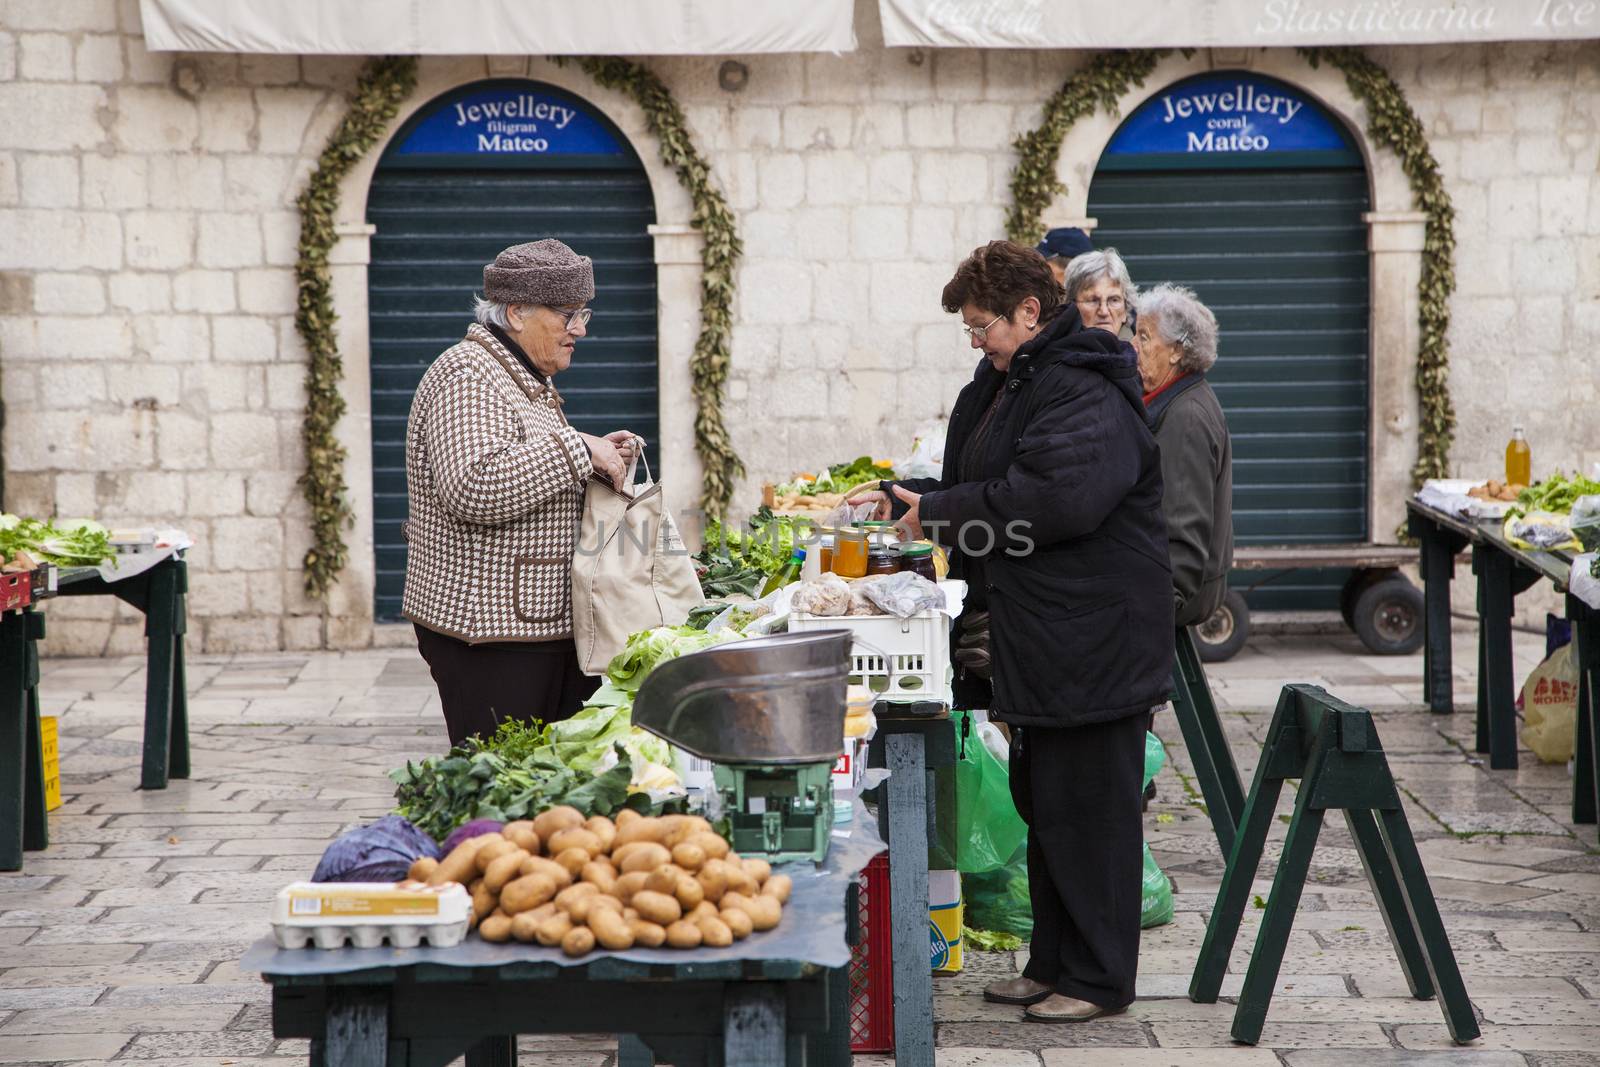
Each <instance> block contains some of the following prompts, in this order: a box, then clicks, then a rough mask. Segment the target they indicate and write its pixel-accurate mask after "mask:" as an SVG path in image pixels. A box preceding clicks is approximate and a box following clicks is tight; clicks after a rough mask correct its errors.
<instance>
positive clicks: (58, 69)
mask: <svg viewBox="0 0 1600 1067" xmlns="http://www.w3.org/2000/svg"><path fill="white" fill-rule="evenodd" d="M17 53H18V61H17V73H18V75H19V76H20V77H21V78H22V79H23V80H24V81H35V82H69V81H71V80H72V38H70V37H68V36H66V35H65V34H61V33H23V34H19V35H18V36H17Z"/></svg>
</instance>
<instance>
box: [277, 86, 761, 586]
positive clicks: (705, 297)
mask: <svg viewBox="0 0 1600 1067" xmlns="http://www.w3.org/2000/svg"><path fill="white" fill-rule="evenodd" d="M556 62H557V63H564V62H565V58H564V57H560V58H557V59H556ZM577 63H578V65H579V67H581V68H582V69H583V71H584V72H585V73H586V74H588V75H589V76H590V77H591V78H593V79H594V80H595V81H596V82H597V83H599V84H600V85H602V86H604V87H605V88H607V89H614V90H618V91H621V92H625V93H627V94H628V95H629V96H630V97H631V98H632V99H633V100H634V101H635V102H636V103H637V104H638V105H639V106H640V107H641V108H642V109H643V110H644V115H645V123H646V125H647V126H648V127H649V129H650V132H651V133H653V134H654V135H655V137H656V139H657V141H658V143H659V144H660V146H661V159H662V161H663V162H665V163H666V164H667V165H668V166H670V167H672V168H673V170H674V171H675V172H676V173H677V175H678V180H679V181H681V182H682V183H683V186H684V188H685V189H686V190H688V192H689V196H690V198H691V200H692V201H693V204H694V213H693V215H692V216H691V222H692V223H693V224H694V225H695V226H696V227H697V228H698V229H699V231H700V233H701V235H702V237H703V238H704V247H703V250H702V252H701V275H700V335H699V337H698V339H697V340H696V342H695V348H694V355H693V356H692V357H691V360H690V372H691V374H692V376H693V382H694V384H693V390H694V395H695V402H696V412H695V422H694V436H695V451H696V452H697V453H698V454H699V457H700V462H701V465H702V468H703V471H704V477H703V482H702V485H701V496H700V502H701V507H702V508H703V509H704V510H705V511H706V513H707V514H708V515H721V514H722V513H723V512H724V511H725V510H726V508H727V505H728V501H729V500H731V499H732V497H733V490H734V486H735V483H736V482H737V481H738V480H739V479H740V478H742V477H743V476H744V464H743V462H742V461H741V460H740V459H739V457H738V455H737V453H735V452H734V450H733V446H732V444H731V443H730V441H729V439H728V431H727V428H726V426H725V425H724V423H723V418H722V397H723V388H724V386H725V385H726V383H727V380H728V368H729V365H730V363H731V361H732V354H731V350H730V337H731V335H732V330H733V296H734V292H735V287H736V284H737V283H736V281H735V271H736V269H737V267H738V263H739V257H740V256H741V255H742V253H743V246H742V245H741V244H740V241H739V232H738V226H737V224H736V222H735V219H734V215H733V211H732V209H731V208H729V206H728V202H727V200H726V198H725V197H724V196H723V195H722V193H721V191H720V190H718V189H717V188H716V186H715V184H714V183H713V182H712V180H711V166H710V164H708V163H707V162H706V160H705V158H704V157H702V156H701V155H700V153H699V151H698V149H697V148H696V147H695V143H694V138H693V136H692V135H691V134H690V132H689V129H688V123H687V121H686V120H685V119H684V115H683V110H682V109H681V108H680V107H679V106H678V103H677V101H676V100H674V99H673V96H672V92H671V90H669V89H668V88H667V87H666V85H665V84H664V83H663V82H662V81H661V79H660V78H658V77H657V76H656V75H655V74H654V73H653V72H651V71H650V70H649V69H648V68H646V67H644V66H642V65H641V64H638V63H635V62H633V61H631V60H626V59H616V58H593V57H585V58H581V59H578V60H577ZM416 84H417V58H416V57H415V56H386V57H383V58H378V59H373V60H370V61H368V63H367V64H366V65H365V66H364V67H363V68H362V70H361V75H360V77H359V78H358V80H357V83H356V94H355V98H354V99H353V100H352V101H351V103H350V109H349V111H347V112H346V113H345V116H344V118H343V119H342V120H341V121H340V123H339V125H338V127H336V128H335V129H334V131H333V133H332V134H331V135H330V136H329V137H328V143H327V145H326V146H325V147H324V148H323V150H322V155H321V156H320V157H319V159H318V161H317V167H316V169H315V170H314V171H312V173H311V177H310V178H309V179H308V180H307V182H306V187H305V189H304V191H302V192H301V194H300V196H299V198H298V199H297V201H296V203H297V205H298V206H299V208H300V250H299V256H298V258H297V259H296V262H295V279H296V283H297V285H298V289H299V299H298V304H297V308H296V311H295V328H296V329H297V330H298V331H299V333H300V336H301V338H302V339H303V340H304V341H305V345H306V349H307V351H308V352H309V353H310V361H309V362H308V364H307V367H306V415H305V424H304V426H303V427H302V430H301V436H302V439H303V441H304V444H305V453H306V469H305V472H304V473H303V474H302V475H301V477H300V487H301V491H302V492H303V494H304V496H305V499H306V503H308V504H309V505H310V506H311V529H312V547H311V548H310V549H309V550H308V551H307V552H306V555H305V560H304V567H305V588H306V593H307V594H308V595H309V596H313V597H326V596H327V594H328V591H329V590H330V589H331V588H332V587H333V584H334V582H335V581H336V580H337V579H338V576H339V572H340V571H341V570H343V569H344V566H345V564H346V563H347V562H348V560H349V549H348V547H347V546H346V544H345V542H344V535H343V531H344V530H345V529H346V528H347V527H349V525H350V524H351V522H352V518H353V513H352V511H351V508H350V501H349V486H348V484H347V483H346V481H345V477H344V461H345V458H346V449H345V448H344V446H343V445H341V444H340V443H339V440H338V437H337V436H336V434H335V429H336V427H337V426H338V422H339V419H340V417H341V416H343V415H344V412H345V407H346V405H345V401H344V398H343V396H341V395H340V392H339V384H340V382H341V380H342V379H343V377H344V363H343V360H342V359H341V358H340V355H339V346H338V341H337V338H336V337H335V334H334V324H335V322H336V321H337V318H338V317H337V315H336V314H335V313H334V309H333V283H332V276H331V274H330V272H329V269H328V256H329V254H330V253H331V252H332V251H333V246H334V243H335V241H336V240H337V239H338V235H337V234H336V233H335V231H334V218H335V216H336V215H337V213H338V208H339V184H340V182H341V181H342V180H343V179H344V177H345V175H347V174H348V173H349V172H350V169H351V168H352V167H353V166H355V164H356V163H357V162H359V161H360V160H361V159H362V157H364V156H365V155H366V154H367V153H368V152H370V151H371V150H372V148H373V147H374V146H375V145H376V144H377V143H378V141H379V140H380V139H381V138H382V136H383V133H384V131H385V130H386V129H387V128H388V125H389V123H390V122H391V121H393V119H394V117H395V115H396V114H397V113H398V112H399V110H400V105H401V104H402V103H404V101H405V100H406V98H407V97H409V96H410V95H411V93H412V92H413V91H414V90H415V88H416Z"/></svg>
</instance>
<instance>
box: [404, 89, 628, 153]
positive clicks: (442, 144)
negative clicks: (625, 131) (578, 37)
mask: <svg viewBox="0 0 1600 1067" xmlns="http://www.w3.org/2000/svg"><path fill="white" fill-rule="evenodd" d="M391 153H392V154H394V155H399V156H620V155H623V147H622V144H621V143H620V142H619V141H618V139H617V136H616V134H614V133H613V132H612V131H611V128H610V124H609V123H607V122H605V121H603V120H602V119H601V118H599V117H598V115H597V114H596V113H594V112H593V110H592V109H591V108H590V107H589V106H588V105H587V104H586V103H585V102H584V101H582V100H579V99H577V98H576V97H572V96H568V95H566V94H565V93H556V92H552V91H551V90H549V89H547V88H545V87H544V86H540V85H535V84H533V83H530V82H522V83H499V84H495V85H487V86H486V85H479V86H476V87H472V88H469V89H468V90H466V91H465V92H461V93H452V94H450V95H448V96H446V97H443V98H441V99H440V100H438V101H437V102H435V103H434V104H432V105H430V106H429V108H428V109H427V111H426V112H425V113H423V114H422V115H421V116H419V118H417V119H416V120H414V121H413V122H412V124H411V125H410V128H409V129H408V130H407V131H405V132H404V133H402V135H401V140H400V142H399V144H398V146H397V147H395V148H394V149H392V150H391Z"/></svg>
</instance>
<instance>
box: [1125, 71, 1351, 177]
mask: <svg viewBox="0 0 1600 1067" xmlns="http://www.w3.org/2000/svg"><path fill="white" fill-rule="evenodd" d="M1347 148H1348V142H1347V139H1346V137H1345V135H1344V134H1343V133H1342V132H1341V131H1340V130H1339V129H1338V128H1337V127H1336V126H1335V125H1334V123H1333V121H1332V120H1331V119H1329V118H1328V116H1327V115H1326V114H1325V113H1324V112H1323V111H1322V109H1321V108H1319V107H1317V106H1316V105H1315V104H1313V103H1312V102H1311V100H1310V99H1309V98H1308V97H1306V96H1305V95H1304V94H1302V93H1299V92H1296V91H1295V90H1294V89H1292V88H1290V87H1289V86H1287V85H1285V84H1283V83H1282V82H1277V81H1272V80H1271V79H1267V78H1261V77H1256V76H1253V75H1249V74H1243V73H1225V74H1207V75H1204V76H1202V77H1199V78H1190V79H1189V80H1187V81H1182V82H1178V83H1177V84H1175V85H1171V86H1168V87H1167V88H1166V89H1163V90H1162V91H1161V92H1159V93H1157V94H1156V95H1155V96H1153V97H1151V98H1150V99H1149V100H1146V101H1145V102H1144V103H1143V104H1142V105H1140V107H1139V109H1138V110H1137V111H1135V112H1134V113H1133V114H1132V115H1130V116H1129V117H1128V120H1127V121H1126V122H1124V123H1123V124H1122V128H1121V129H1119V130H1118V131H1117V134H1116V136H1115V137H1113V138H1112V139H1111V143H1110V144H1109V145H1108V146H1107V147H1106V154H1107V155H1111V156H1142V155H1171V154H1184V155H1194V154H1201V155H1208V154H1228V153H1239V152H1321V151H1334V152H1342V151H1345V150H1346V149H1347Z"/></svg>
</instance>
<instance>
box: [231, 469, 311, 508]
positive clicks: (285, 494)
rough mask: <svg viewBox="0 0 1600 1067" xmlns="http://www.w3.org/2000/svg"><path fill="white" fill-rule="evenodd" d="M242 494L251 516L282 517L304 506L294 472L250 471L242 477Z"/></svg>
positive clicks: (296, 474)
mask: <svg viewBox="0 0 1600 1067" xmlns="http://www.w3.org/2000/svg"><path fill="white" fill-rule="evenodd" d="M244 493H245V510H246V511H247V512H248V513H249V514H251V515H260V516H282V515H284V514H286V513H288V512H290V511H292V510H294V509H295V508H296V507H303V505H304V500H303V498H302V497H301V495H300V476H299V474H298V473H297V472H295V471H251V472H250V473H249V474H247V475H245V476H244Z"/></svg>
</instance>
